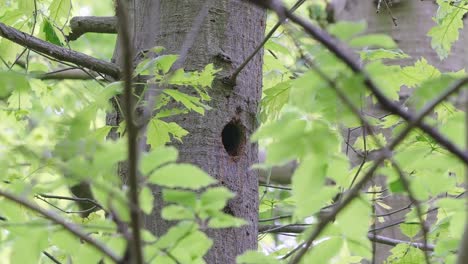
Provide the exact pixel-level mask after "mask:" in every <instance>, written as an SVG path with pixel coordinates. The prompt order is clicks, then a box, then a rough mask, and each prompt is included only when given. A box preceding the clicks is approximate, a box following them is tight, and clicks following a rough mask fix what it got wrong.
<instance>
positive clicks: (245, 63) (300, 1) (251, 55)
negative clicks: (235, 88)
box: [229, 0, 305, 84]
mask: <svg viewBox="0 0 468 264" xmlns="http://www.w3.org/2000/svg"><path fill="white" fill-rule="evenodd" d="M304 2H305V0H298V1H297V2H296V3H295V4H294V5H293V7H291V9H290V12H294V11H296V9H298V8H299V7H300V6H301V5H302V4H303V3H304ZM281 24H283V21H278V22H277V23H276V24H275V25H274V26H273V28H271V30H270V31H269V32H268V34H266V35H265V37H264V38H263V41H262V42H261V43H260V44H259V45H258V46H257V47H256V48H255V50H254V51H253V52H252V53H251V54H250V55H249V56H248V57H247V58H246V59H245V60H244V61H243V62H242V63H241V65H239V67H237V68H236V69H235V70H234V72H233V73H232V74H231V77H230V78H229V79H230V83H233V84H234V83H236V79H237V76H238V75H239V73H240V72H241V71H242V70H243V69H244V68H245V66H247V64H249V62H250V61H251V60H252V59H253V58H254V57H255V55H257V53H258V52H259V51H260V50H262V48H263V46H265V44H266V43H267V41H268V40H269V39H270V38H271V37H272V36H273V34H275V32H276V30H278V28H279V27H280V26H281Z"/></svg>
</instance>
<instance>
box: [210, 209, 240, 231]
mask: <svg viewBox="0 0 468 264" xmlns="http://www.w3.org/2000/svg"><path fill="white" fill-rule="evenodd" d="M246 224H247V221H245V220H244V219H242V218H238V217H234V216H232V215H229V214H225V213H218V214H215V215H213V216H212V217H211V218H210V222H208V226H209V227H210V228H228V227H240V226H243V225H246Z"/></svg>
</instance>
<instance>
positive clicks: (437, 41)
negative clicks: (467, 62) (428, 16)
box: [427, 0, 468, 60]
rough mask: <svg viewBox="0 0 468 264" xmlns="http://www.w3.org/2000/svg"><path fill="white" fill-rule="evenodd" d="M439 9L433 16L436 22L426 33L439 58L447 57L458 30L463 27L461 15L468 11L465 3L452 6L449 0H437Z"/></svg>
mask: <svg viewBox="0 0 468 264" xmlns="http://www.w3.org/2000/svg"><path fill="white" fill-rule="evenodd" d="M437 4H439V9H438V10H437V14H436V16H435V18H434V21H435V22H436V23H437V25H436V26H435V27H432V28H431V30H429V32H428V33H427V35H428V36H429V37H431V38H432V39H431V46H432V48H433V49H434V50H435V51H436V52H437V54H438V55H439V58H440V59H441V60H443V59H445V58H447V57H448V55H449V52H450V50H451V48H452V45H453V43H454V42H455V41H457V40H458V37H459V30H460V29H462V28H463V16H464V15H465V14H466V13H467V12H468V9H467V8H466V5H463V4H461V5H462V7H461V8H460V7H454V6H452V5H450V1H446V0H437Z"/></svg>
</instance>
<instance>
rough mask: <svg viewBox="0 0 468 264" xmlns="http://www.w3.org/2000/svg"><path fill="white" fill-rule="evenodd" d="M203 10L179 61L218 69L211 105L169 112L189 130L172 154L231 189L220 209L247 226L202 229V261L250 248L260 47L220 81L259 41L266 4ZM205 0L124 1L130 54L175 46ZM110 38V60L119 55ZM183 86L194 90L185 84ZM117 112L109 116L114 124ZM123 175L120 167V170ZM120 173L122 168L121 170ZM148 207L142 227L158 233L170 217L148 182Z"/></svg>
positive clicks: (226, 3)
mask: <svg viewBox="0 0 468 264" xmlns="http://www.w3.org/2000/svg"><path fill="white" fill-rule="evenodd" d="M208 1H209V2H208V4H209V10H208V15H207V17H206V18H205V19H204V21H203V24H202V26H201V28H200V31H199V32H198V34H196V36H195V39H194V44H193V45H192V46H191V48H190V49H189V50H188V54H187V57H186V59H185V63H184V64H183V67H184V68H185V70H188V71H192V70H201V69H203V68H204V67H205V66H206V65H207V64H209V63H214V65H215V67H216V68H219V69H222V71H221V72H220V73H219V76H218V77H217V78H216V79H215V81H214V82H213V84H212V88H211V89H210V91H209V94H210V95H211V98H212V99H211V101H210V103H209V105H210V106H211V107H212V108H213V109H212V110H210V111H207V112H206V114H205V115H204V116H201V115H199V114H197V113H189V114H186V115H180V116H177V117H174V118H172V119H171V120H170V121H175V122H177V123H178V124H179V125H181V126H182V127H184V128H185V129H186V130H188V131H189V132H190V134H189V135H188V136H186V137H185V138H184V139H183V141H184V142H183V143H182V144H178V143H174V144H175V145H176V146H177V148H178V149H179V160H180V161H181V162H190V163H193V164H196V165H198V166H200V167H201V168H202V169H204V170H205V171H206V172H208V173H209V174H210V175H211V176H213V177H215V178H216V179H218V181H219V183H220V185H223V186H226V187H227V188H229V189H230V190H231V191H233V192H235V193H236V197H235V198H233V199H232V200H231V201H229V203H228V205H227V206H226V207H225V209H224V212H225V213H229V214H231V215H233V216H236V217H241V218H244V219H245V220H246V221H247V222H248V225H246V226H244V227H241V228H228V229H216V230H214V229H213V230H208V231H207V233H208V235H209V236H210V237H211V238H212V239H213V240H214V245H213V247H212V249H211V250H210V251H209V253H208V254H207V256H206V261H207V263H234V262H235V258H236V256H237V255H239V254H241V253H243V252H244V251H246V250H248V249H253V250H256V249H257V221H258V219H257V218H258V187H257V186H258V179H257V173H256V172H255V171H253V170H251V169H250V166H251V165H252V164H253V163H256V161H257V159H258V157H257V155H258V154H257V153H258V150H257V145H256V144H252V143H250V141H249V137H250V135H251V134H252V133H253V131H254V130H255V128H256V127H257V122H256V113H257V106H258V102H259V100H260V97H261V87H262V54H258V55H257V56H256V57H255V58H254V59H253V60H252V61H251V62H250V63H249V64H248V65H247V67H246V68H245V69H244V70H243V71H242V72H241V73H240V74H239V76H238V77H237V82H236V84H235V85H234V86H232V85H227V84H224V82H223V81H222V79H223V77H226V76H229V74H230V73H231V72H232V71H233V70H234V69H235V68H236V67H237V66H238V65H240V64H241V63H242V61H243V60H244V58H246V57H247V56H248V55H249V53H250V52H252V51H253V50H254V48H255V46H256V45H258V43H260V42H261V40H262V38H263V35H264V29H265V19H266V17H265V11H264V10H261V9H259V8H257V7H254V6H252V5H250V4H248V3H245V2H243V1H241V0H216V1H211V0H208ZM205 2H206V1H204V0H158V1H156V0H131V1H129V7H130V10H129V12H130V17H131V25H130V28H131V29H133V45H134V48H135V50H134V54H138V53H139V52H141V51H144V50H147V49H150V48H152V47H154V46H163V47H165V48H166V51H167V53H170V54H175V53H179V52H180V50H181V48H182V47H181V46H182V44H183V43H184V41H185V39H186V36H187V34H188V33H189V32H190V31H191V30H192V27H193V25H194V24H195V22H194V21H195V20H196V17H197V15H198V14H199V12H200V11H201V10H202V8H203V6H204V5H205ZM120 57H121V54H120V49H119V47H118V45H117V47H116V50H115V53H114V60H115V61H117V62H119V61H120ZM185 91H186V92H189V93H191V94H195V93H196V92H195V91H194V90H193V89H192V90H190V89H189V88H187V89H185ZM121 120H122V116H120V115H118V114H117V115H113V116H109V117H108V122H109V123H114V124H115V123H118V122H120V121H121ZM121 173H122V174H125V170H121ZM122 176H125V175H122ZM153 193H154V195H155V197H156V199H155V209H154V210H153V212H152V213H151V215H148V216H146V217H145V226H146V228H148V229H149V230H150V231H151V232H153V233H155V234H156V235H158V236H160V235H162V234H164V233H165V232H166V231H167V229H168V228H169V227H170V226H171V224H173V223H169V222H167V221H165V220H163V219H162V218H161V216H160V210H161V208H162V207H163V203H162V197H161V191H160V189H159V188H157V187H156V186H155V187H154V189H153Z"/></svg>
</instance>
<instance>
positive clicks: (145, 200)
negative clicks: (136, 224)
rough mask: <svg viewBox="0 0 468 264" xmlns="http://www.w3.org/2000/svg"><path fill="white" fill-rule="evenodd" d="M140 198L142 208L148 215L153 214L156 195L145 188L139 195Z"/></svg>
mask: <svg viewBox="0 0 468 264" xmlns="http://www.w3.org/2000/svg"><path fill="white" fill-rule="evenodd" d="M138 195H139V196H140V208H141V210H142V211H143V212H144V213H146V214H151V211H153V205H154V195H153V192H152V191H151V189H150V188H149V187H147V186H145V187H143V188H142V189H141V190H140V193H139V194H138Z"/></svg>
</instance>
